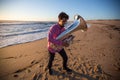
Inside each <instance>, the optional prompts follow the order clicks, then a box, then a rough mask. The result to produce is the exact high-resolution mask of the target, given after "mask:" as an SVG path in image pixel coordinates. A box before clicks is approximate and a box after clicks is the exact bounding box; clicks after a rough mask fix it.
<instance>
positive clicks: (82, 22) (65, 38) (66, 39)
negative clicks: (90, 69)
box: [51, 15, 88, 50]
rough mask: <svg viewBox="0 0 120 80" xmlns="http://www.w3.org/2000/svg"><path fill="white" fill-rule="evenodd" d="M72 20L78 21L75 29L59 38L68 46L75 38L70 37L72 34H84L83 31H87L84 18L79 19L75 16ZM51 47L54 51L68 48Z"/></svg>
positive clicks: (79, 17) (53, 45) (78, 16)
mask: <svg viewBox="0 0 120 80" xmlns="http://www.w3.org/2000/svg"><path fill="white" fill-rule="evenodd" d="M74 20H77V21H78V25H77V28H75V29H74V30H72V31H70V32H69V33H68V34H66V35H65V36H63V37H61V38H59V40H62V41H63V42H67V43H68V44H69V45H70V44H71V43H72V41H73V39H74V37H75V36H74V35H72V33H73V32H76V31H78V30H80V31H82V32H84V31H87V29H88V27H87V24H86V22H85V20H84V18H83V17H81V16H80V15H75V16H74ZM73 24H74V23H73ZM51 47H52V48H54V49H55V50H58V49H61V48H63V47H68V46H58V45H55V44H52V45H51Z"/></svg>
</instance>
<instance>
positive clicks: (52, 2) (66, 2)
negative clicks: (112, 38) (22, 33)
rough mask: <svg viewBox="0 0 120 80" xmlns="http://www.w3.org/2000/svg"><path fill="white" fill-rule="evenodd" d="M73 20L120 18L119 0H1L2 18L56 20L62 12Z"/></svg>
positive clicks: (0, 10) (0, 12) (0, 16)
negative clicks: (81, 18) (79, 18)
mask: <svg viewBox="0 0 120 80" xmlns="http://www.w3.org/2000/svg"><path fill="white" fill-rule="evenodd" d="M62 11H63V12H66V13H67V14H68V15H69V17H70V19H69V20H73V17H74V15H75V14H79V15H81V16H82V17H84V18H85V19H86V20H93V19H120V1H119V0H0V20H25V21H26V20H27V21H56V20H57V19H58V14H59V13H60V12H62Z"/></svg>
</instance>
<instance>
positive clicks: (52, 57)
mask: <svg viewBox="0 0 120 80" xmlns="http://www.w3.org/2000/svg"><path fill="white" fill-rule="evenodd" d="M49 56H50V57H49V62H48V69H49V74H50V75H51V74H52V70H51V67H52V63H53V60H54V57H55V53H51V52H50V51H49Z"/></svg>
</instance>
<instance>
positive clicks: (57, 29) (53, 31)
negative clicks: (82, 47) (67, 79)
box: [47, 12, 72, 75]
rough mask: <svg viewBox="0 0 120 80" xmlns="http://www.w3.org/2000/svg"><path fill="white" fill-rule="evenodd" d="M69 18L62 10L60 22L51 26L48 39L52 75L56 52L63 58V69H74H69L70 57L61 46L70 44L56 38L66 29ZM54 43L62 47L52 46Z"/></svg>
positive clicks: (49, 67) (49, 66) (49, 63)
mask: <svg viewBox="0 0 120 80" xmlns="http://www.w3.org/2000/svg"><path fill="white" fill-rule="evenodd" d="M68 19H69V16H68V15H67V14H66V13H65V12H61V13H60V14H59V15H58V23H57V24H55V25H53V26H51V28H50V30H49V32H48V39H47V40H48V52H49V55H50V56H49V62H48V69H49V74H50V75H52V73H53V72H52V69H51V67H52V62H53V60H54V57H55V53H56V52H58V53H59V54H60V56H61V57H62V59H63V69H64V70H66V71H67V72H71V71H72V70H71V69H69V68H68V67H67V60H68V57H67V55H66V52H65V50H64V48H63V47H61V46H65V47H67V46H69V44H68V43H66V42H63V41H61V40H56V37H57V36H58V35H59V34H60V33H62V32H63V31H64V30H65V28H64V27H65V26H64V25H65V24H66V22H67V20H68ZM53 44H54V45H57V46H60V48H55V47H52V46H51V45H53Z"/></svg>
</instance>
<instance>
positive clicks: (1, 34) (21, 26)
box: [0, 21, 68, 48]
mask: <svg viewBox="0 0 120 80" xmlns="http://www.w3.org/2000/svg"><path fill="white" fill-rule="evenodd" d="M53 24H56V22H51V21H46V22H45V21H11V22H9V21H3V22H0V48H3V47H6V46H10V45H15V44H20V43H26V42H31V41H35V40H40V39H43V38H46V37H47V35H48V30H49V28H50V27H51V26H52V25H53ZM67 25H68V24H66V26H67Z"/></svg>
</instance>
